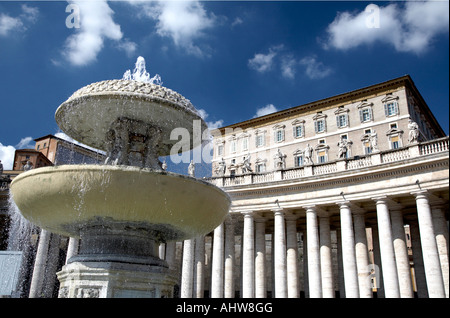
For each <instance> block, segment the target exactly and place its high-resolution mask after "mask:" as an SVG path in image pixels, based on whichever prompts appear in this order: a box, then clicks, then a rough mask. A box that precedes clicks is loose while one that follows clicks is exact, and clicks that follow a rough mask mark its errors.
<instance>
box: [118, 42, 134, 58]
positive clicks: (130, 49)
mask: <svg viewBox="0 0 450 318" xmlns="http://www.w3.org/2000/svg"><path fill="white" fill-rule="evenodd" d="M117 47H118V48H119V49H120V50H122V51H124V52H125V53H126V54H127V56H128V57H132V56H134V55H135V53H136V50H137V44H136V43H134V42H133V41H130V40H128V39H125V40H124V41H122V42H120V43H118V44H117Z"/></svg>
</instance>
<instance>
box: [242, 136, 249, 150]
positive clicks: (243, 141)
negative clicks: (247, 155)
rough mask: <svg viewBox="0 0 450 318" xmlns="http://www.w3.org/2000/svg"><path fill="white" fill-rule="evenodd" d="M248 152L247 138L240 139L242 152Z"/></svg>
mask: <svg viewBox="0 0 450 318" xmlns="http://www.w3.org/2000/svg"><path fill="white" fill-rule="evenodd" d="M247 150H248V137H244V138H242V151H247Z"/></svg>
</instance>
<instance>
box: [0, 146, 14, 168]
mask: <svg viewBox="0 0 450 318" xmlns="http://www.w3.org/2000/svg"><path fill="white" fill-rule="evenodd" d="M15 151H16V148H14V147H13V146H4V145H3V144H2V143H1V142H0V161H1V162H2V164H3V170H12V167H13V162H14V153H15Z"/></svg>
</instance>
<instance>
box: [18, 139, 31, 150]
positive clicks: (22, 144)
mask: <svg viewBox="0 0 450 318" xmlns="http://www.w3.org/2000/svg"><path fill="white" fill-rule="evenodd" d="M34 144H35V142H34V139H33V138H32V137H25V138H22V139H21V140H20V141H19V143H18V144H17V145H16V148H17V149H34Z"/></svg>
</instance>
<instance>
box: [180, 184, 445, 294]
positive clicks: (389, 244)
mask: <svg viewBox="0 0 450 318" xmlns="http://www.w3.org/2000/svg"><path fill="white" fill-rule="evenodd" d="M410 195H412V196H414V198H415V203H416V204H415V207H416V213H413V214H408V215H407V216H405V215H403V211H402V207H401V206H399V205H398V204H396V203H395V202H394V201H393V200H391V199H389V198H388V197H387V196H378V197H373V198H370V200H372V202H374V203H375V206H376V211H375V212H376V218H375V219H374V220H373V221H374V223H373V224H369V223H370V222H371V221H372V220H367V218H366V213H367V211H364V209H362V208H360V207H359V206H357V205H354V204H353V203H352V202H350V201H346V200H342V201H340V202H336V203H335V204H336V205H337V207H338V211H339V213H338V218H337V219H338V223H337V225H336V222H335V221H334V218H333V220H332V218H331V216H332V215H331V213H330V212H329V209H328V208H324V207H323V206H321V205H305V206H301V207H300V208H299V209H289V210H286V209H283V208H280V207H277V208H275V209H273V210H271V211H264V213H263V212H262V211H259V212H258V211H246V212H242V213H230V215H229V217H228V218H227V220H226V221H225V222H224V223H223V224H221V225H220V226H218V227H217V228H216V229H215V230H214V233H213V239H212V247H211V270H210V275H211V277H210V278H211V279H210V286H205V284H204V283H198V282H199V281H202V282H204V279H205V275H206V273H205V270H204V268H205V266H204V264H202V262H204V259H205V257H204V255H205V254H204V253H205V250H204V248H205V243H204V242H205V240H204V237H198V238H195V239H192V240H187V241H185V242H184V243H183V262H182V271H181V289H180V297H203V295H204V294H203V291H204V290H205V289H209V296H210V297H213V298H223V297H224V298H231V297H234V296H235V290H236V289H239V287H240V293H239V295H240V297H243V298H261V297H266V296H267V291H268V290H269V289H270V290H271V291H272V294H271V295H272V296H273V297H279V298H297V297H300V291H301V290H300V288H301V287H300V286H301V285H302V286H303V291H304V293H305V295H307V296H308V297H310V298H332V297H335V296H336V291H337V290H339V293H337V294H338V295H339V296H340V297H346V298H370V297H373V295H374V293H373V290H374V289H373V288H377V289H376V290H377V293H376V295H377V297H386V298H412V297H415V292H416V295H417V297H430V298H444V297H449V294H448V290H449V277H448V276H449V272H448V271H449V267H448V225H447V221H446V219H445V210H444V209H446V208H448V205H445V206H433V207H432V206H431V205H430V202H429V198H428V194H427V192H426V191H417V192H413V193H411V194H410ZM299 210H302V211H303V212H304V214H303V213H298V211H299ZM239 214H240V215H241V216H242V217H241V218H236V217H233V216H236V215H239ZM299 215H302V216H301V217H305V226H304V227H303V228H302V226H299V225H298V224H299V222H298V221H299ZM238 219H239V221H237V220H238ZM269 220H270V221H271V224H272V221H273V232H272V248H271V253H272V254H271V257H270V259H271V260H272V264H268V262H267V255H266V241H265V235H266V232H267V227H266V224H267V222H268V221H269ZM236 222H242V223H243V224H242V226H241V227H240V228H242V233H241V235H242V249H241V254H240V255H241V260H240V266H235V265H236V264H235V261H236V260H235V254H236V253H235V238H234V235H235V228H236V225H237V223H236ZM405 224H408V225H409V227H410V232H411V233H410V235H411V237H410V239H411V242H412V258H413V264H414V265H413V266H411V264H410V259H411V255H408V248H407V237H406V236H405V228H404V225H405ZM369 227H370V228H371V230H372V231H371V234H372V236H371V237H372V240H373V242H372V246H373V255H374V257H373V259H371V258H370V253H369V252H370V251H369V244H368V243H369V242H368V240H367V238H368V236H367V235H366V234H367V231H366V229H367V228H369ZM332 230H335V231H336V237H337V247H338V257H337V259H338V263H339V264H338V265H337V267H338V268H339V270H338V275H335V271H334V270H333V266H334V267H336V264H334V262H335V261H336V257H333V255H332V243H331V241H332V240H331V231H332ZM298 232H302V233H303V258H302V263H303V265H304V267H305V272H304V275H303V279H304V281H303V284H301V283H300V277H299V269H300V266H301V264H300V258H299V246H298V239H297V237H298V236H297V233H298ZM268 266H272V267H271V270H272V279H273V287H271V288H269V286H268V283H267V273H266V271H267V270H268ZM239 268H240V270H241V275H240V277H241V282H240V285H241V286H236V280H235V279H234V276H235V275H237V273H236V270H237V269H239Z"/></svg>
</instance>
